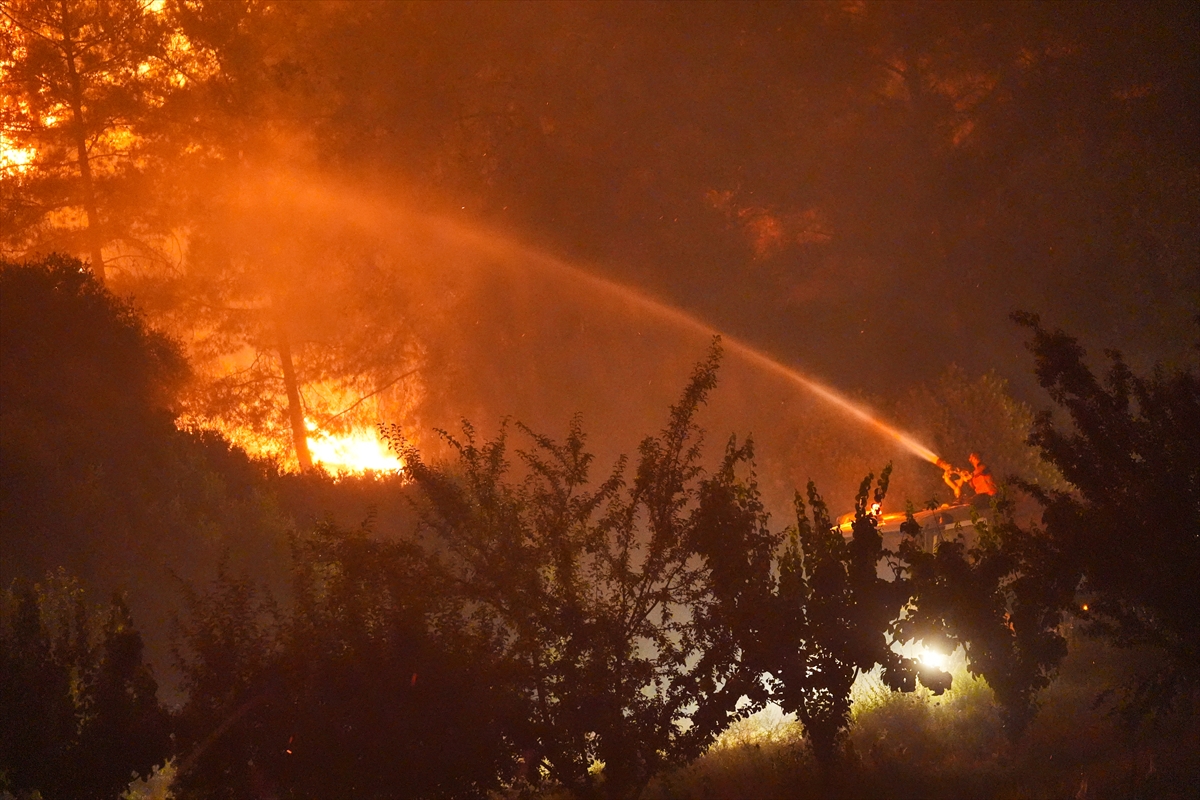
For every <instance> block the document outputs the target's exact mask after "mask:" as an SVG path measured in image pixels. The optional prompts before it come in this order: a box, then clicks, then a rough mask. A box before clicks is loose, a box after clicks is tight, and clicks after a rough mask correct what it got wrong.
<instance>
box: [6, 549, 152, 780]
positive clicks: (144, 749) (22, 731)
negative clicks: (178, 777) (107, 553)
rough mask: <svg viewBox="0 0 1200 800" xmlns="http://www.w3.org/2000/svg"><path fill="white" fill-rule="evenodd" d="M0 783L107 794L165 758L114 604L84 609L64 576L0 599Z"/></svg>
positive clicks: (146, 674)
mask: <svg viewBox="0 0 1200 800" xmlns="http://www.w3.org/2000/svg"><path fill="white" fill-rule="evenodd" d="M0 676H3V678H2V680H0V731H3V732H4V733H3V736H0V780H2V781H3V782H5V783H7V788H8V789H10V790H16V791H18V792H34V791H39V792H41V793H42V795H43V796H45V797H47V798H57V797H73V798H104V800H108V799H109V798H112V797H113V796H115V795H116V794H117V792H119V791H120V790H121V789H122V788H124V787H125V786H126V785H127V784H128V783H129V782H130V779H131V778H132V777H133V774H134V773H135V772H136V773H139V774H142V775H145V774H148V773H149V772H150V769H151V767H153V766H154V765H155V764H158V763H161V762H162V761H163V760H164V759H165V758H166V756H167V754H168V752H169V741H168V734H169V730H170V729H169V718H168V716H167V713H166V711H165V710H164V709H163V708H162V707H161V706H160V705H159V703H158V699H157V698H156V697H155V692H156V691H157V688H158V687H157V684H156V682H155V680H154V677H153V675H152V674H151V672H150V669H149V667H148V666H147V665H146V663H145V661H144V660H143V658H142V639H141V635H140V634H139V633H138V632H137V630H136V629H135V628H134V627H133V620H132V618H131V616H130V614H129V609H128V608H127V607H126V605H125V602H124V600H123V599H122V598H121V597H119V596H116V597H114V598H113V600H112V602H111V604H110V606H109V608H108V609H107V612H105V610H104V609H101V608H92V607H91V606H90V605H89V604H88V603H87V601H86V600H85V598H84V593H83V589H82V588H81V586H80V584H79V583H78V582H76V581H73V580H71V579H68V578H66V577H65V575H64V574H62V573H60V574H58V575H57V576H50V578H48V579H47V580H46V581H44V582H43V583H40V584H33V585H31V584H29V583H27V582H18V583H17V584H15V585H14V586H13V588H11V589H8V590H5V591H4V592H3V593H0Z"/></svg>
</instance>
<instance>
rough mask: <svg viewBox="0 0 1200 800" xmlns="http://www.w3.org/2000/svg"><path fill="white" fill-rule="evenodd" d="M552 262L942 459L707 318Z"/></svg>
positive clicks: (933, 459)
mask: <svg viewBox="0 0 1200 800" xmlns="http://www.w3.org/2000/svg"><path fill="white" fill-rule="evenodd" d="M545 258H546V257H545V256H542V259H543V260H545ZM553 266H555V267H556V268H557V269H560V270H563V271H566V272H569V273H570V274H571V275H572V276H573V277H575V278H576V279H577V280H581V281H587V282H589V283H592V284H594V285H596V286H598V287H600V288H602V289H604V290H605V291H607V292H610V293H613V294H617V295H619V296H621V297H622V298H624V299H625V300H626V301H628V302H629V303H631V304H634V305H637V306H638V307H641V308H644V309H646V310H648V311H650V312H652V313H653V314H655V315H656V316H658V317H660V318H663V319H668V320H670V321H672V322H674V323H675V324H677V325H680V326H684V327H688V328H691V329H693V330H695V331H697V332H699V333H704V334H707V335H709V336H717V335H719V336H720V337H721V340H722V342H723V343H724V345H725V347H726V349H727V350H729V352H731V353H734V354H736V355H738V356H740V357H741V358H743V359H745V360H746V361H749V362H750V363H752V364H755V365H756V366H759V367H761V368H762V369H764V370H767V371H768V372H771V373H773V374H775V375H779V376H780V377H782V378H784V379H786V380H787V381H789V382H791V383H793V384H795V385H797V386H800V387H802V388H804V389H806V390H808V391H809V392H811V393H813V394H815V395H816V396H817V397H820V398H821V399H822V400H825V401H826V402H829V403H832V404H833V405H835V406H837V407H838V408H840V409H841V410H842V411H845V412H846V413H847V414H850V415H851V416H853V417H855V418H856V419H859V420H861V421H862V422H865V423H866V424H867V425H869V426H870V427H872V428H874V429H875V430H876V431H878V432H880V433H882V434H883V435H885V436H887V437H889V438H891V439H893V440H895V441H896V442H897V443H899V444H900V445H901V446H903V447H904V448H905V449H906V450H908V451H909V452H911V453H913V454H914V455H916V456H918V457H920V458H923V459H925V460H926V461H928V462H930V463H931V464H937V463H938V460H939V459H938V456H937V454H936V453H934V452H933V451H932V450H930V449H929V448H928V447H926V446H925V445H923V444H921V443H920V442H918V441H916V440H915V439H913V438H912V437H911V436H909V435H908V434H905V433H903V432H901V431H899V430H897V429H895V428H893V427H892V426H891V425H888V424H887V423H886V422H884V421H882V420H880V419H879V418H878V417H876V416H874V415H873V414H871V412H869V411H867V410H866V409H865V408H863V407H862V406H860V405H858V404H856V403H854V402H852V401H851V400H849V399H848V398H846V397H843V396H842V395H841V394H839V393H838V392H836V391H834V390H833V389H831V388H829V387H828V386H826V385H825V384H823V383H820V382H818V381H815V380H813V379H812V378H809V377H807V376H805V375H803V374H802V373H800V372H798V371H797V370H795V369H792V368H791V367H788V366H785V365H783V364H780V363H779V362H778V361H776V360H775V359H773V358H771V357H770V356H768V355H767V354H766V353H763V352H762V351H761V350H757V349H755V348H754V347H751V346H750V345H748V344H746V343H745V342H742V341H740V340H738V339H736V338H734V337H733V336H730V335H728V334H725V333H721V332H720V331H718V330H717V329H715V328H713V327H712V326H710V325H707V324H706V323H704V322H701V321H700V320H698V319H696V318H695V317H693V316H691V315H690V314H688V313H686V312H684V311H681V310H680V309H678V308H674V307H672V306H669V305H667V304H665V303H661V302H659V301H657V300H654V299H651V298H649V297H647V296H646V295H644V294H642V293H641V292H638V291H636V290H634V289H631V288H629V287H628V286H624V285H622V284H619V283H616V282H615V281H610V280H608V279H606V278H601V277H598V276H596V275H593V274H591V273H589V272H585V271H584V270H582V269H579V268H578V267H574V266H571V265H570V264H564V263H562V262H557V261H555V262H553Z"/></svg>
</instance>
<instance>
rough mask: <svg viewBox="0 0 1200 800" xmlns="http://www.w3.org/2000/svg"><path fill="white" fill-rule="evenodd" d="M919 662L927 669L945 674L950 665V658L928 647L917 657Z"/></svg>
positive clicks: (922, 649) (923, 648)
mask: <svg viewBox="0 0 1200 800" xmlns="http://www.w3.org/2000/svg"><path fill="white" fill-rule="evenodd" d="M917 660H918V661H920V662H921V663H922V664H924V665H925V666H927V667H932V668H933V669H939V670H941V671H943V672H945V671H946V667H947V665H948V664H949V663H950V656H948V655H946V654H945V653H939V652H938V651H937V650H933V649H930V648H928V647H922V648H921V652H920V653H919V654H918V655H917Z"/></svg>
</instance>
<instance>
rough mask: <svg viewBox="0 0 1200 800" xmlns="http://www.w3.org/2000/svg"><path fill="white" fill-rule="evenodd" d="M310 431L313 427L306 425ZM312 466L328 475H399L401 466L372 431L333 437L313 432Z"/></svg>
mask: <svg viewBox="0 0 1200 800" xmlns="http://www.w3.org/2000/svg"><path fill="white" fill-rule="evenodd" d="M309 427H310V429H311V428H312V427H314V426H313V425H312V424H311V423H310V424H309ZM308 449H309V452H311V453H312V459H313V463H314V464H317V465H319V466H320V467H322V468H323V469H325V471H327V472H331V473H335V474H337V473H343V472H353V473H364V472H399V471H401V470H403V469H404V463H403V462H402V461H400V459H398V458H397V457H396V455H395V454H394V453H392V452H391V451H390V450H389V449H388V446H387V444H385V443H384V442H381V441H380V440H379V437H378V436H377V435H376V433H375V432H374V431H373V430H355V431H351V432H350V433H346V434H340V435H334V434H326V433H317V432H313V433H311V434H310V435H309V437H308Z"/></svg>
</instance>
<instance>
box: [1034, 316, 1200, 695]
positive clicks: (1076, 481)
mask: <svg viewBox="0 0 1200 800" xmlns="http://www.w3.org/2000/svg"><path fill="white" fill-rule="evenodd" d="M1014 318H1015V319H1016V320H1017V321H1018V322H1019V323H1021V324H1022V325H1024V326H1026V327H1028V328H1029V329H1030V330H1031V331H1032V333H1033V340H1032V341H1031V342H1030V345H1029V347H1030V350H1031V351H1032V352H1033V354H1034V356H1035V358H1036V371H1037V376H1038V380H1039V381H1040V382H1041V384H1042V386H1043V387H1044V388H1045V389H1046V390H1047V392H1048V393H1049V394H1050V398H1051V399H1052V400H1053V401H1054V402H1055V404H1056V405H1057V406H1058V410H1059V411H1060V417H1059V418H1056V417H1055V416H1054V414H1052V413H1051V412H1050V411H1046V412H1044V413H1043V414H1042V415H1041V416H1039V417H1038V419H1037V421H1036V424H1035V426H1034V429H1033V432H1032V435H1031V437H1030V438H1031V441H1032V442H1033V443H1035V444H1037V445H1038V446H1039V447H1040V448H1041V449H1042V451H1043V453H1044V454H1045V456H1046V458H1047V460H1048V461H1050V462H1051V463H1053V464H1055V465H1056V466H1057V467H1058V469H1060V470H1061V471H1062V474H1063V476H1064V477H1065V478H1066V479H1067V480H1068V481H1070V483H1071V485H1072V486H1073V487H1075V489H1076V491H1073V492H1065V491H1058V492H1046V491H1039V490H1035V491H1036V492H1037V494H1038V495H1039V497H1040V499H1041V501H1042V503H1043V504H1044V505H1045V507H1046V513H1045V527H1046V536H1047V537H1048V539H1049V546H1050V547H1052V548H1054V549H1055V550H1057V551H1059V554H1060V555H1059V557H1058V558H1057V562H1058V564H1057V565H1058V567H1059V574H1058V580H1060V581H1070V580H1078V581H1082V586H1081V588H1082V590H1083V593H1084V597H1085V598H1086V599H1087V602H1088V618H1089V628H1090V629H1091V630H1092V632H1093V633H1095V634H1097V635H1100V636H1103V637H1105V638H1107V639H1109V640H1111V641H1113V642H1115V643H1117V644H1120V645H1122V646H1135V645H1150V646H1153V647H1155V648H1157V649H1159V650H1161V652H1162V654H1163V656H1164V658H1165V662H1164V665H1163V666H1162V668H1160V669H1158V670H1156V671H1155V672H1154V673H1153V674H1147V675H1145V676H1144V677H1143V679H1142V680H1141V681H1139V682H1137V684H1136V686H1134V687H1132V688H1133V689H1134V696H1133V697H1131V698H1130V700H1132V701H1133V707H1135V708H1137V707H1141V708H1145V707H1155V706H1162V705H1164V704H1169V703H1170V702H1171V701H1172V700H1173V699H1175V697H1176V696H1177V695H1180V694H1185V695H1186V694H1191V693H1194V692H1196V691H1197V690H1198V689H1200V615H1197V614H1196V613H1195V609H1196V608H1200V584H1198V583H1197V581H1196V579H1195V578H1196V575H1197V574H1200V458H1198V457H1197V454H1198V453H1200V375H1197V373H1196V372H1195V371H1193V370H1192V369H1188V368H1184V367H1179V368H1175V369H1167V368H1165V367H1162V366H1159V367H1157V368H1156V369H1155V370H1154V372H1153V373H1151V374H1150V375H1148V376H1141V375H1136V374H1134V373H1133V371H1132V370H1130V368H1129V367H1128V366H1127V365H1126V364H1125V361H1124V359H1123V358H1122V357H1121V354H1120V353H1119V352H1109V353H1108V355H1109V358H1110V360H1111V362H1112V363H1111V366H1110V367H1109V370H1108V374H1107V375H1106V376H1105V378H1104V380H1100V379H1098V378H1097V377H1096V376H1095V375H1094V374H1093V373H1092V371H1091V369H1090V368H1089V367H1088V366H1087V364H1086V362H1085V361H1084V356H1085V353H1084V351H1083V348H1082V347H1080V346H1079V343H1078V342H1077V341H1076V340H1075V339H1073V338H1072V337H1070V336H1068V335H1067V334H1065V333H1064V332H1063V331H1061V330H1053V331H1052V330H1048V329H1046V328H1044V327H1043V326H1042V325H1041V322H1040V320H1039V318H1038V317H1037V316H1036V315H1032V314H1019V315H1014ZM1198 321H1200V319H1198ZM1061 412H1065V414H1066V417H1067V419H1065V420H1064V419H1062V418H1061Z"/></svg>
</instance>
